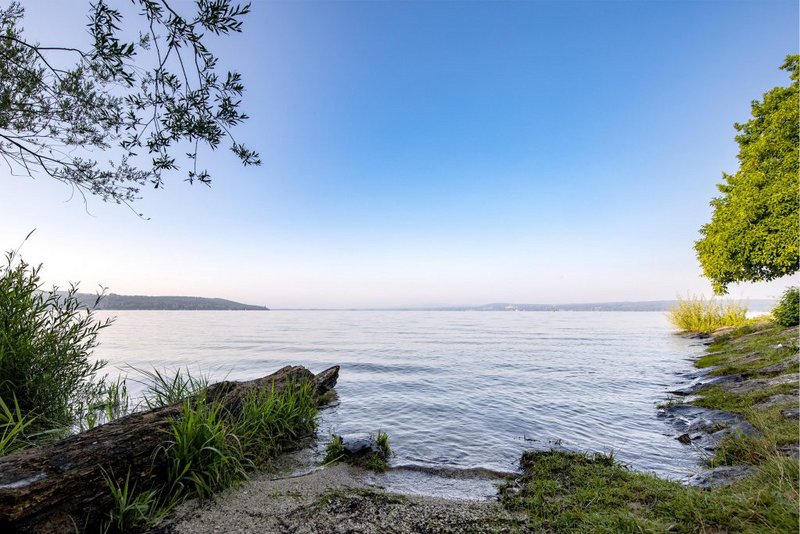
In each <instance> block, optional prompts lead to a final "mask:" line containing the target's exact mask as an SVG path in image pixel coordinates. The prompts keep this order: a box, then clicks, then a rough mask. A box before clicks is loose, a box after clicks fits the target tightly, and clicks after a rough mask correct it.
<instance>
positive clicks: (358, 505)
mask: <svg viewBox="0 0 800 534" xmlns="http://www.w3.org/2000/svg"><path fill="white" fill-rule="evenodd" d="M367 480H368V476H367V473H365V472H364V471H363V470H361V469H358V468H354V467H351V466H348V465H344V464H340V465H335V466H333V467H328V468H325V469H321V470H317V471H314V472H312V473H309V474H305V475H301V476H294V477H289V478H278V479H276V478H274V475H273V477H272V478H271V477H270V476H269V475H266V474H264V475H260V476H258V477H256V478H254V479H253V480H251V481H250V482H249V483H247V484H245V485H243V486H241V487H239V488H235V489H232V490H228V491H226V492H224V493H221V494H220V495H218V496H217V497H216V498H215V499H214V500H212V501H205V502H200V501H190V502H187V503H185V504H183V505H181V506H180V507H179V508H178V509H177V510H176V511H175V513H174V514H173V515H172V518H173V519H172V521H171V522H170V524H169V525H167V526H166V527H162V528H161V529H159V530H160V531H161V532H170V533H175V534H177V533H181V534H189V533H192V534H203V533H221V532H224V533H245V532H247V533H249V532H259V533H295V532H296V533H309V534H310V533H315V534H316V533H318V534H328V533H331V534H332V533H337V534H338V533H364V534H367V533H375V534H382V533H398V534H399V533H434V532H436V533H444V532H520V531H526V529H525V526H524V524H525V520H524V516H521V515H516V514H510V513H509V512H507V511H506V510H504V509H503V508H502V507H501V506H500V505H499V504H498V503H497V502H496V501H466V500H449V499H441V498H435V497H422V496H404V495H397V494H392V493H387V492H385V491H384V490H383V489H382V488H381V487H380V486H376V485H371V484H369V483H368V482H367Z"/></svg>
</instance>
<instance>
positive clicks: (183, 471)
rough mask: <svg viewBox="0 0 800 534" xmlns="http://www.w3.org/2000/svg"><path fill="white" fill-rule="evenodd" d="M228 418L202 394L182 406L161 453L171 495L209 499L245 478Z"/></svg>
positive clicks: (242, 456) (239, 446)
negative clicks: (165, 465) (166, 467)
mask: <svg viewBox="0 0 800 534" xmlns="http://www.w3.org/2000/svg"><path fill="white" fill-rule="evenodd" d="M233 427H234V425H233V424H232V421H231V420H230V416H229V414H228V413H227V412H226V411H225V409H224V407H223V406H222V404H221V403H219V402H209V401H207V400H206V397H205V394H201V395H200V396H198V397H197V398H196V399H195V400H193V401H191V400H186V401H184V403H183V410H182V412H181V415H180V416H179V417H177V418H176V419H175V420H173V421H172V422H171V423H170V428H169V433H170V438H169V442H168V444H167V446H166V447H165V449H164V454H166V457H167V460H168V462H169V471H168V479H169V481H170V488H169V491H168V493H169V494H171V495H186V496H197V497H201V498H203V497H210V496H211V495H213V494H214V492H216V491H219V490H221V489H224V488H226V487H228V486H230V485H232V484H234V483H235V482H238V481H240V480H243V479H244V478H246V476H247V475H246V468H247V467H248V465H249V464H248V462H247V459H246V457H245V452H244V450H243V448H242V444H241V441H240V440H239V438H238V436H236V435H235V434H234V433H233Z"/></svg>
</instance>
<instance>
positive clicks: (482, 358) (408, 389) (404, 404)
mask: <svg viewBox="0 0 800 534" xmlns="http://www.w3.org/2000/svg"><path fill="white" fill-rule="evenodd" d="M108 314H109V315H116V316H117V321H116V324H115V325H114V326H112V327H111V328H108V329H106V330H103V331H102V334H101V346H100V347H99V348H98V349H97V351H96V355H97V356H98V357H101V358H105V359H107V360H109V361H110V362H111V365H112V369H124V367H125V366H126V365H130V366H134V367H139V368H152V367H159V368H163V367H165V366H166V367H178V366H188V367H189V368H190V369H193V370H194V369H202V370H203V371H206V372H210V374H211V376H212V378H214V379H220V378H225V377H226V376H227V378H229V379H233V380H245V379H252V378H256V377H259V376H263V375H266V374H269V373H270V372H272V371H274V370H275V369H277V368H279V367H281V366H284V365H289V364H293V365H304V366H306V367H308V368H309V369H311V370H312V371H314V372H319V371H322V370H323V369H326V368H327V367H329V366H331V365H341V374H340V378H339V383H338V385H337V388H336V389H337V391H338V395H339V404H338V405H337V406H335V407H334V408H331V409H328V410H325V411H324V412H323V416H322V426H321V430H320V434H321V435H322V436H326V435H329V434H330V433H331V432H336V433H348V432H363V431H373V432H374V431H377V430H379V429H380V430H384V431H386V432H388V433H389V436H390V437H391V442H392V449H393V450H394V451H395V453H396V456H395V457H394V459H393V461H392V463H393V465H397V466H402V465H406V466H409V465H411V466H421V467H434V468H443V467H446V468H457V469H475V468H484V469H488V470H492V471H502V472H507V471H514V470H516V468H517V462H518V460H519V455H520V453H521V452H522V451H523V450H526V449H530V448H546V447H549V446H550V445H551V444H553V443H560V445H561V446H563V447H567V448H570V449H579V450H595V451H604V452H608V451H611V450H613V451H614V454H615V455H616V456H617V457H618V458H619V459H620V460H622V461H624V462H626V463H629V464H631V466H632V467H634V468H635V469H639V470H645V471H653V472H656V473H658V474H661V475H663V476H668V477H672V478H683V477H685V476H686V475H687V474H688V473H690V472H692V471H694V470H696V469H697V460H698V458H697V456H696V455H695V453H693V452H692V451H691V450H688V449H687V448H686V447H684V446H683V445H681V444H679V443H678V442H677V441H676V440H675V439H673V437H672V433H671V429H670V427H668V426H667V424H666V423H665V422H664V421H663V420H661V419H658V418H657V417H656V409H655V405H656V404H657V403H658V402H660V401H663V400H664V398H665V397H666V395H665V393H664V392H665V390H667V389H670V387H671V386H673V385H674V384H675V383H676V382H677V381H678V380H679V379H678V377H677V376H676V375H678V374H680V373H683V372H688V371H690V370H691V368H692V364H691V362H690V361H689V359H690V357H691V356H693V355H696V354H697V353H699V352H700V347H698V346H697V344H696V342H692V341H689V340H686V339H682V338H680V337H677V336H674V335H672V334H671V333H670V328H669V326H668V324H667V321H666V319H665V318H664V314H663V313H648V312H519V313H515V312H411V311H408V312H366V311H346V312H345V311H343V312H338V311H325V312H311V311H296V312H289V311H270V312H144V311H140V312H131V311H128V312H113V313H110V312H109V313H108ZM112 372H113V371H112ZM132 386H133V387H132V389H135V387H136V385H135V384H133V385H132Z"/></svg>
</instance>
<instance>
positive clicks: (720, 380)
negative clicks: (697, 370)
mask: <svg viewBox="0 0 800 534" xmlns="http://www.w3.org/2000/svg"><path fill="white" fill-rule="evenodd" d="M743 380H744V376H742V375H725V376H714V377H707V376H705V375H704V376H702V377H700V378H698V379H697V380H695V381H694V382H693V383H691V384H689V385H688V386H686V387H683V388H680V389H674V390H672V391H668V392H667V393H671V394H673V395H681V396H686V395H694V394H695V393H698V392H700V391H701V390H703V389H706V388H708V387H711V386H718V385H721V384H727V383H730V382H741V381H743Z"/></svg>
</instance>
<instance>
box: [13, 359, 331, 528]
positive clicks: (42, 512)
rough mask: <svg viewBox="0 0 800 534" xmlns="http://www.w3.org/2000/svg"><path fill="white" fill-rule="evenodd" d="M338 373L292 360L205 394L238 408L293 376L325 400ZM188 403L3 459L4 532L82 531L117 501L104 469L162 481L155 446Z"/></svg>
mask: <svg viewBox="0 0 800 534" xmlns="http://www.w3.org/2000/svg"><path fill="white" fill-rule="evenodd" d="M338 376H339V367H338V366H336V367H331V368H330V369H328V370H326V371H323V372H322V373H320V374H318V375H314V374H313V373H311V372H310V371H309V370H307V369H305V368H304V367H299V366H287V367H284V368H282V369H280V370H278V371H277V372H275V373H273V374H271V375H268V376H265V377H263V378H258V379H256V380H251V381H249V382H231V381H226V382H220V383H217V384H214V385H212V386H210V387H209V388H208V391H207V395H208V398H209V399H210V400H218V401H221V402H222V403H223V404H224V405H225V406H226V407H228V408H234V409H235V407H237V406H239V405H240V404H241V401H242V399H243V398H244V397H245V395H247V394H248V392H250V391H253V390H257V389H261V388H272V387H273V386H274V387H275V389H276V390H277V391H280V390H282V389H283V388H285V387H286V385H287V384H288V383H290V382H294V383H299V382H302V381H309V382H311V383H312V385H313V387H314V390H315V393H316V396H317V399H319V398H320V397H321V396H322V395H324V394H325V393H327V392H328V391H330V390H331V389H332V388H333V387H334V386H335V385H336V380H337V378H338ZM182 405H183V403H182V402H178V403H176V404H171V405H169V406H165V407H163V408H155V409H152V410H149V411H146V412H137V413H133V414H130V415H128V416H125V417H122V418H120V419H117V420H115V421H112V422H110V423H107V424H104V425H101V426H98V427H95V428H93V429H92V430H88V431H86V432H81V433H80V434H75V435H73V436H70V437H68V438H66V439H64V440H61V441H59V442H56V443H51V444H47V445H43V446H41V447H35V448H31V449H27V450H22V451H19V452H16V453H13V454H10V455H7V456H4V457H2V458H0V532H3V533H5V532H35V533H38V532H48V533H49V532H75V531H76V530H83V527H84V526H88V524H87V523H86V521H87V520H88V521H92V517H94V520H97V515H98V514H104V511H105V510H108V509H109V507H110V506H111V504H112V501H111V494H110V491H109V488H108V485H107V483H106V481H105V479H104V477H103V472H104V471H105V472H106V473H113V474H114V476H115V477H117V478H121V477H124V476H125V475H126V474H127V473H129V472H130V474H131V478H132V479H133V480H136V482H137V489H145V488H148V487H155V486H156V485H157V484H158V483H160V482H163V477H164V473H165V472H166V462H165V458H164V455H163V454H156V452H157V451H158V450H160V448H161V447H164V446H165V445H167V440H168V435H167V433H166V430H167V429H168V428H169V423H170V420H171V419H174V418H175V417H177V416H178V415H180V412H181V408H182ZM87 518H88V519H87Z"/></svg>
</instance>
